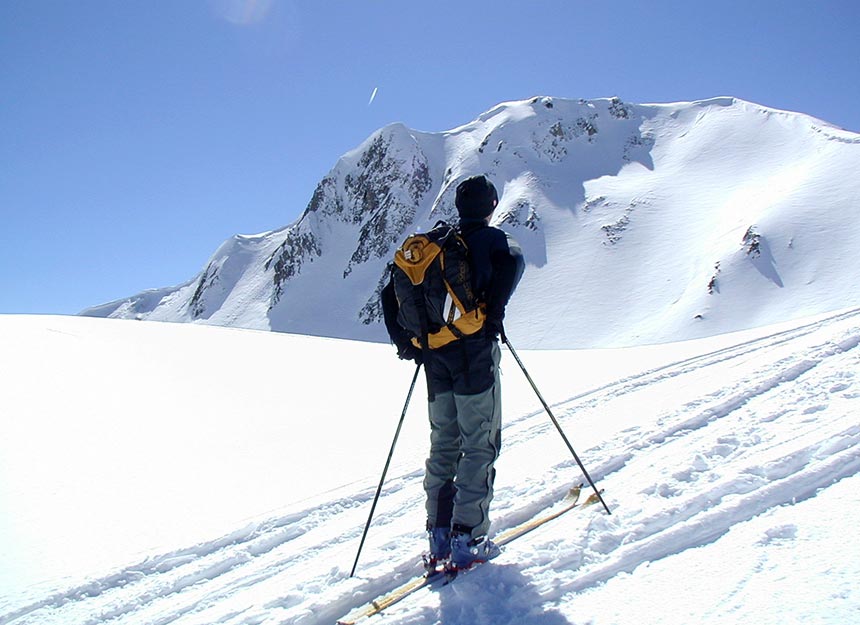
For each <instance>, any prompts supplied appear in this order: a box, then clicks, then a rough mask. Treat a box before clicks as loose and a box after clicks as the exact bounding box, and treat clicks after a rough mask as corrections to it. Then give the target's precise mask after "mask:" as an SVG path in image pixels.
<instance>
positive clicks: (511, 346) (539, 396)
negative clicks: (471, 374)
mask: <svg viewBox="0 0 860 625" xmlns="http://www.w3.org/2000/svg"><path fill="white" fill-rule="evenodd" d="M502 341H503V342H504V344H505V345H507V346H508V349H509V350H510V351H511V354H513V356H514V360H516V361H517V364H518V365H519V366H520V369H522V370H523V373H524V374H525V376H526V379H527V380H528V381H529V384H531V385H532V388H533V389H534V392H535V394H536V395H537V396H538V399H539V400H540V403H542V404H543V407H544V410H546V413H547V414H548V415H549V418H550V419H552V422H553V425H555V427H556V429H557V430H558V433H559V434H561V438H562V440H563V441H564V444H565V445H567V448H568V449H569V450H570V453H571V454H572V455H573V459H574V460H576V464H578V465H579V468H580V470H581V471H582V474H583V475H584V476H585V479H587V480H588V483H589V484H591V488H593V489H594V492H595V494H596V495H597V498H598V499H600V503H602V504H603V507H604V509H605V510H606V513H607V514H612V512H611V511H610V510H609V506H607V505H606V502H605V501H604V500H603V497H602V496H601V494H600V491H599V490H597V486H595V485H594V481H593V480H592V479H591V476H590V475H589V474H588V471H586V470H585V467H584V466H583V464H582V461H581V460H580V459H579V456H578V455H576V452H575V451H574V450H573V445H571V444H570V441H569V440H567V436H565V434H564V430H562V429H561V425H559V423H558V419H556V418H555V415H554V414H552V410H550V409H549V405H548V404H547V403H546V400H545V399H544V398H543V395H541V394H540V391H539V390H538V387H537V386H536V385H535V383H534V380H532V376H530V375H529V372H528V371H526V367H525V365H524V364H523V361H522V360H520V357H519V356H517V352H516V350H514V346H513V345H511V342H510V341H509V340H508V338H507V337H506V336H505V337H503V339H502Z"/></svg>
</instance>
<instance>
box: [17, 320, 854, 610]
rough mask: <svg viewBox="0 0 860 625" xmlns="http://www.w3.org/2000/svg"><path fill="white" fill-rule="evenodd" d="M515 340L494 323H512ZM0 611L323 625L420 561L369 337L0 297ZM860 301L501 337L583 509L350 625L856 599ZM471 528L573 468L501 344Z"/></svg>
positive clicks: (389, 359)
mask: <svg viewBox="0 0 860 625" xmlns="http://www.w3.org/2000/svg"><path fill="white" fill-rule="evenodd" d="M511 339H512V341H514V347H516V341H517V340H518V338H517V336H516V335H512V336H511ZM0 341H2V344H3V358H2V359H0V380H2V383H3V393H2V394H0V428H2V430H0V504H2V507H3V510H2V514H0V553H2V566H0V623H2V624H7V623H8V624H14V625H24V624H34V625H35V624H38V625H52V624H63V625H72V624H81V625H83V624H91V623H93V624H94V623H111V624H116V625H120V624H122V625H144V624H146V625H153V624H166V623H176V624H177V625H215V624H218V625H251V624H255V625H262V624H266V625H276V624H277V625H287V624H300V623H301V624H307V625H311V624H326V625H330V624H331V623H334V622H335V620H336V619H338V618H339V617H341V616H343V615H345V614H346V613H348V612H349V611H350V610H352V609H353V608H355V607H357V606H359V605H361V604H362V603H364V602H367V601H368V600H370V599H373V598H374V597H376V596H377V595H379V594H380V593H383V592H385V591H386V590H388V589H390V588H392V587H394V586H395V585H397V584H398V583H401V582H403V581H405V580H407V579H409V578H410V577H411V576H414V575H416V574H418V572H419V571H420V564H419V562H420V553H421V551H422V549H423V547H424V534H423V524H424V514H423V491H422V486H421V480H422V475H423V456H424V453H425V449H426V438H427V429H428V428H427V425H426V417H425V415H424V413H425V410H426V408H425V406H424V400H423V398H424V396H425V390H424V387H423V381H421V379H420V377H419V383H418V386H417V387H416V391H415V395H414V397H413V401H412V403H411V405H410V407H409V409H408V411H407V413H406V417H405V426H404V430H403V433H402V435H401V438H400V440H399V442H398V445H397V448H396V450H395V454H394V458H393V462H392V466H391V469H390V471H389V475H388V479H387V480H386V484H385V488H384V490H383V494H382V498H381V500H380V503H379V507H378V508H377V511H376V515H375V519H374V523H373V525H372V526H371V528H370V534H369V537H368V540H367V543H366V545H365V548H364V552H363V553H362V557H361V560H360V561H359V567H358V571H357V574H356V576H355V577H353V578H350V577H349V571H350V569H351V567H352V563H353V559H354V557H355V554H356V549H357V548H358V542H359V539H360V536H361V532H362V529H363V527H364V524H365V521H366V520H367V515H368V513H369V508H370V502H371V499H372V497H373V494H374V491H375V488H376V485H377V482H378V480H379V474H380V471H381V469H382V466H383V464H384V461H385V458H386V455H387V453H388V449H389V446H390V444H391V438H392V436H393V434H394V430H395V427H396V424H397V421H398V419H399V417H400V414H401V411H402V409H403V403H404V400H405V398H406V393H407V390H408V387H409V382H410V380H411V378H412V375H413V373H414V371H415V369H414V367H413V366H412V365H410V364H408V363H403V362H401V361H398V360H397V359H396V357H395V356H394V354H393V350H392V349H391V348H390V347H389V346H386V345H380V344H372V343H360V342H353V341H344V340H334V339H320V338H310V337H304V336H293V335H283V334H275V333H268V332H255V331H249V330H233V329H225V328H218V327H210V326H199V325H179V324H158V323H153V322H145V321H144V322H136V321H121V320H109V319H92V318H60V317H30V316H9V315H7V316H2V317H0ZM858 344H860V309H849V310H843V311H840V312H833V313H830V314H828V315H824V316H818V317H815V318H806V319H804V320H801V321H795V322H791V323H785V324H782V325H779V326H769V327H766V328H761V329H757V330H750V331H746V332H744V333H735V334H729V335H722V336H716V337H712V338H707V339H700V340H696V341H686V342H681V343H674V344H663V345H654V346H648V347H636V348H626V349H594V350H580V351H560V350H559V351H530V350H522V351H520V352H519V355H520V357H521V359H522V360H523V362H524V363H525V365H526V366H527V367H528V369H529V372H530V373H531V375H532V377H533V378H534V380H535V381H536V383H537V384H538V386H539V387H540V390H541V391H542V393H543V395H544V396H545V397H546V399H547V400H548V402H549V403H550V405H551V406H552V410H553V412H554V414H555V415H556V416H557V417H558V419H559V421H560V423H561V425H562V427H563V428H564V429H565V431H566V433H567V435H568V437H569V438H570V439H571V441H572V443H573V445H574V447H575V449H576V450H577V452H578V454H579V455H580V457H581V458H582V460H583V462H584V463H585V465H586V467H587V468H588V470H589V472H590V473H591V475H592V477H593V478H594V479H595V481H596V482H597V483H598V485H599V486H600V487H601V488H604V489H605V497H606V500H607V503H608V504H609V506H610V507H611V509H612V515H607V514H606V513H605V512H603V511H602V510H601V509H600V507H599V506H592V507H588V508H584V509H581V510H579V511H574V512H570V513H568V514H567V515H565V516H562V517H560V518H559V519H557V520H555V521H553V522H551V523H549V524H547V525H545V526H543V527H542V528H540V529H538V530H536V531H535V532H533V533H531V534H528V535H527V536H524V537H522V538H520V539H519V540H516V541H514V542H513V543H511V544H510V545H508V546H507V548H506V549H505V551H504V552H503V554H502V555H501V556H500V557H499V558H498V559H496V560H494V561H493V562H492V563H490V564H488V565H486V566H483V567H480V568H479V569H477V570H475V571H474V572H470V573H468V574H467V575H465V576H463V577H461V578H459V579H457V580H456V581H455V582H454V583H453V584H451V585H449V586H446V587H444V588H441V589H438V590H426V591H422V592H419V593H417V594H415V595H414V596H412V597H410V598H409V599H407V600H405V601H403V602H402V603H400V604H397V605H396V606H394V607H392V608H391V609H390V610H389V611H387V612H385V613H383V614H382V615H380V616H377V617H374V618H373V621H372V622H373V623H378V624H382V623H399V624H403V623H412V624H421V625H429V624H435V623H444V624H447V625H452V624H457V623H462V624H473V625H484V624H486V625H490V624H492V625H500V624H504V623H512V624H513V623H539V624H542V625H563V624H567V623H570V624H574V623H576V624H581V623H593V624H601V625H602V624H610V623H625V624H626V623H637V624H642V623H646V624H647V623H655V624H656V623H661V624H664V625H666V624H668V625H673V624H687V623H697V624H701V623H707V624H709V625H710V624H723V623H725V624H729V623H741V622H745V623H763V624H769V623H773V624H783V623H804V624H809V623H816V624H820V623H832V624H834V625H837V624H838V625H844V624H846V623H857V622H860V585H858V583H857V580H860V546H858V545H860V543H858V541H857V539H856V519H857V513H858V510H860V507H858V504H860V476H858V470H860V424H858V420H857V414H858V409H860V403H858V399H860V376H858V373H860V350H858V349H857V347H858ZM502 364H503V385H504V397H505V410H504V413H505V417H504V421H505V427H504V431H503V438H504V448H503V451H502V456H501V458H500V460H499V462H498V465H497V468H498V478H497V484H496V486H497V488H496V499H495V502H494V505H493V518H494V526H493V528H494V531H496V532H498V531H500V530H502V529H504V528H506V527H509V526H511V525H513V524H515V523H518V522H520V521H522V520H524V519H527V518H529V517H530V516H532V515H535V514H538V513H540V512H541V511H543V510H544V509H545V508H548V507H551V506H552V505H553V503H554V502H556V501H557V500H559V499H560V498H561V497H562V496H563V495H564V493H565V492H566V491H567V489H568V488H569V487H570V486H571V485H573V484H576V483H579V482H581V481H582V480H583V476H582V475H581V473H580V471H579V469H578V468H577V466H576V464H575V462H574V461H573V459H572V458H571V457H570V454H569V452H568V450H567V449H566V447H565V446H564V444H563V443H562V441H561V438H560V437H559V436H558V433H557V432H556V431H555V429H554V427H553V426H552V423H551V421H550V419H549V418H548V416H547V414H546V413H545V412H544V411H543V409H542V408H541V406H540V404H539V402H538V401H537V398H536V397H535V395H534V393H533V391H532V390H531V388H530V387H529V386H528V385H527V383H526V381H525V378H524V376H523V375H522V373H521V372H520V371H519V370H518V367H517V365H516V363H515V361H514V360H513V358H512V357H511V355H510V354H507V353H504V354H503V363H502Z"/></svg>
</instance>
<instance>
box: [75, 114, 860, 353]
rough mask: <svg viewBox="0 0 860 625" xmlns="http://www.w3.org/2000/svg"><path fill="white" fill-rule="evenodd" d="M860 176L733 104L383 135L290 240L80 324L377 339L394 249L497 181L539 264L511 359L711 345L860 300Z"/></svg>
mask: <svg viewBox="0 0 860 625" xmlns="http://www.w3.org/2000/svg"><path fill="white" fill-rule="evenodd" d="M857 171H860V135H857V134H854V133H850V132H847V131H844V130H841V129H838V128H835V127H833V126H831V125H828V124H826V123H824V122H822V121H819V120H816V119H813V118H811V117H808V116H806V115H802V114H797V113H790V112H784V111H777V110H773V109H768V108H765V107H763V106H759V105H756V104H752V103H749V102H745V101H741V100H737V99H733V98H716V99H712V100H706V101H700V102H692V103H676V104H659V105H658V104H646V105H636V104H629V103H625V102H622V101H620V100H619V99H618V98H611V99H600V100H592V101H585V100H579V101H576V100H565V99H558V98H550V97H537V98H533V99H531V100H528V101H519V102H509V103H504V104H501V105H499V106H497V107H495V108H493V109H492V110H490V111H488V112H487V113H485V114H483V115H481V116H480V117H479V118H478V119H476V120H474V121H472V122H471V123H468V124H466V125H464V126H461V127H459V128H455V129H453V130H450V131H447V132H440V133H427V132H418V131H415V130H411V129H409V128H406V127H405V126H403V125H402V124H393V125H391V126H388V127H385V128H383V129H381V130H379V131H378V132H376V133H375V134H374V135H372V136H371V137H370V138H369V139H368V140H367V141H365V143H363V144H362V145H361V146H359V147H358V148H357V149H355V150H354V151H352V152H349V153H348V154H346V155H344V156H343V157H342V158H341V159H340V160H339V161H338V162H337V164H336V165H335V166H334V168H333V169H332V170H331V172H330V173H329V174H328V175H327V176H326V177H325V178H324V179H323V180H322V181H321V182H320V183H319V185H318V186H317V189H316V191H315V193H314V195H313V197H312V198H311V200H310V203H309V204H308V206H307V209H306V210H305V211H304V213H303V214H302V215H301V217H300V218H299V219H298V220H297V221H296V222H295V223H293V224H292V225H290V226H287V227H285V228H282V229H280V230H276V231H273V232H268V233H264V234H259V235H255V236H243V235H237V236H235V237H233V238H232V239H230V240H228V241H226V242H225V243H224V244H223V245H222V246H221V247H220V248H219V249H218V250H217V251H216V252H215V254H214V255H213V256H212V257H211V259H210V260H209V261H208V262H207V263H206V265H205V267H204V268H203V270H202V271H201V272H200V274H199V275H198V276H196V277H195V278H193V279H192V280H190V281H188V282H187V283H185V284H182V285H179V286H177V287H173V288H166V289H158V290H154V291H146V292H144V293H141V294H139V295H136V296H133V297H130V298H128V299H124V300H121V301H116V302H112V303H109V304H104V305H101V306H96V307H94V308H90V309H88V310H86V311H84V312H83V313H82V314H84V315H89V316H104V317H119V318H138V319H151V320H161V321H179V322H195V321H196V322H201V323H208V324H214V325H223V326H234V327H244V328H253V329H265V330H275V331H283V332H293V333H299V334H310V335H321V336H330V337H343V338H357V339H363V340H384V330H383V327H382V324H381V323H380V317H381V311H380V308H379V304H378V292H379V289H380V286H381V285H382V283H383V280H384V278H385V275H386V272H385V267H386V263H387V262H388V260H389V259H390V258H391V256H392V254H393V251H394V249H395V248H396V246H397V244H398V243H399V242H400V241H401V240H402V239H403V238H404V236H405V235H406V234H408V233H409V232H411V231H415V230H419V229H426V228H428V227H430V226H432V224H433V223H435V221H436V220H438V219H449V220H450V219H452V218H453V217H454V216H455V214H456V213H455V209H454V205H453V194H454V189H455V187H456V185H457V183H458V182H459V181H460V180H462V179H463V178H464V177H466V176H468V175H472V174H475V173H486V174H488V175H489V176H490V178H491V179H492V180H493V181H494V182H495V183H496V185H497V187H498V188H499V191H500V193H501V200H500V206H499V209H498V210H497V212H496V216H495V222H496V223H497V224H499V225H501V226H502V227H503V228H505V229H506V230H508V231H510V232H511V233H512V234H513V235H514V236H515V238H517V239H518V241H519V242H520V243H521V244H522V246H523V249H524V251H525V254H526V258H527V262H528V266H527V269H526V273H525V276H524V278H523V282H522V283H521V286H520V288H519V291H518V293H517V295H516V296H515V298H514V300H513V302H512V305H511V307H510V309H509V317H508V334H509V335H510V336H511V338H512V340H515V341H516V343H517V344H518V345H522V346H524V347H594V346H603V347H607V346H624V345H635V344H644V343H654V342H661V341H667V340H679V339H687V338H696V337H702V336H709V335H713V334H717V333H721V332H728V331H734V330H739V329H743V328H751V327H757V326H761V325H765V324H769V323H776V322H780V321H784V320H788V319H794V318H798V317H802V316H805V315H810V314H816V313H821V312H825V311H829V310H835V309H838V308H842V307H846V306H850V305H854V304H856V303H857V302H860V264H858V263H856V262H852V259H853V258H854V257H855V256H856V250H857V249H858V243H860V221H858V220H857V219H856V207H857V205H858V201H860V177H858V176H857V175H856V172H857ZM536 321H539V323H536ZM536 327H540V328H541V331H540V332H536V331H535V328H536Z"/></svg>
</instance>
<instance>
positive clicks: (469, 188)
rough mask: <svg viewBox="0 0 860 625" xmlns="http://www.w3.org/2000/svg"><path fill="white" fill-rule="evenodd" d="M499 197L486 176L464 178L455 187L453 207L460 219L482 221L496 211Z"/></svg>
mask: <svg viewBox="0 0 860 625" xmlns="http://www.w3.org/2000/svg"><path fill="white" fill-rule="evenodd" d="M498 203H499V195H498V193H496V187H494V186H493V183H492V182H490V181H489V180H487V178H486V176H472V177H471V178H466V179H465V180H464V181H463V182H461V183H460V184H459V185H458V186H457V196H456V198H455V200H454V205H455V206H456V207H457V212H458V213H459V214H460V219H483V218H484V217H487V216H488V215H490V214H492V212H493V211H494V210H495V209H496V205H497V204H498Z"/></svg>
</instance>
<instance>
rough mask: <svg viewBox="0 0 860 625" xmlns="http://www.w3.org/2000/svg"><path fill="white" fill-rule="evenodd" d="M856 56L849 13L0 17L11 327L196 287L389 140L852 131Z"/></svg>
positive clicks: (174, 12)
mask: <svg viewBox="0 0 860 625" xmlns="http://www.w3.org/2000/svg"><path fill="white" fill-rule="evenodd" d="M858 32H860V2H857V1H856V0H842V1H837V0H831V1H828V0H821V1H811V0H810V1H806V0H762V1H756V0H745V1H740V0H721V1H719V2H715V1H711V2H696V1H694V0H686V1H680V0H678V1H661V0H649V1H647V2H645V1H642V0H614V1H612V2H597V1H594V0H592V1H590V2H582V1H580V0H546V1H541V0H535V1H532V2H528V1H525V0H523V1H520V2H508V1H506V0H496V1H494V2H470V1H468V0H461V1H447V0H445V1H436V2H406V1H403V2H400V1H394V0H391V1H382V0H376V1H370V0H367V1H363V0H351V1H349V0H343V1H341V2H334V1H325V0H181V1H180V0H2V1H0V313H57V314H74V313H77V312H78V311H80V310H81V309H83V308H85V307H87V306H91V305H95V304H99V303H103V302H106V301H109V300H113V299H118V298H121V297H125V296H129V295H133V294H134V293H137V292H139V291H142V290H144V289H147V288H154V287H163V286H170V285H174V284H178V283H180V282H184V281H186V280H188V279H190V278H191V277H193V276H194V275H195V274H196V273H197V272H198V271H199V270H200V269H201V268H202V267H203V266H204V264H205V263H206V261H207V259H208V258H209V256H210V255H211V254H212V253H213V252H214V251H215V249H216V248H217V247H218V246H219V245H220V244H221V242H222V241H223V240H225V239H226V238H228V237H230V236H232V235H233V234H236V233H243V234H252V233H257V232H262V231H266V230H273V229H276V228H279V227H281V226H284V225H287V224H289V223H291V222H292V221H294V220H295V219H296V218H297V217H298V216H299V214H300V212H301V211H302V210H303V209H304V207H305V206H306V205H307V202H308V200H309V199H310V197H311V194H312V192H313V189H314V187H315V186H316V184H317V182H318V181H319V180H320V179H321V178H322V177H323V176H324V175H325V174H326V173H327V172H328V170H329V169H330V168H331V167H332V166H333V165H334V164H335V162H336V160H337V159H338V157H339V156H340V155H341V154H343V153H344V152H346V151H348V150H350V149H352V148H354V147H356V146H357V145H358V144H359V143H361V142H362V141H363V140H364V139H365V138H367V136H368V135H370V134H371V133H372V132H373V131H374V130H376V129H377V128H380V127H382V126H384V125H386V124H388V123H391V122H395V121H400V122H404V123H405V124H406V125H408V126H410V127H412V128H416V129H418V130H425V131H443V130H447V129H450V128H453V127H456V126H459V125H461V124H464V123H467V122H469V121H471V120H472V119H474V118H475V117H476V116H478V115H479V114H480V113H482V112H484V111H485V110H487V109H489V108H491V107H493V106H494V105H496V104H497V103H499V102H503V101H507V100H518V99H523V98H528V97H531V96H533V95H551V96H556V97H567V98H599V97H609V96H613V95H617V96H619V97H621V98H622V99H623V100H625V101H628V102H636V103H646V102H671V101H682V100H698V99H704V98H709V97H713V96H719V95H730V96H735V97H739V98H743V99H746V100H751V101H753V102H757V103H760V104H764V105H766V106H770V107H774V108H780V109H788V110H793V111H799V112H803V113H808V114H810V115H813V116H815V117H819V118H821V119H824V120H826V121H829V122H831V123H833V124H836V125H838V126H842V127H844V128H847V129H849V130H853V131H860V35H858ZM374 89H378V91H377V95H376V97H375V99H374V100H373V102H372V103H369V101H370V98H371V94H372V93H373V91H374Z"/></svg>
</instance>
